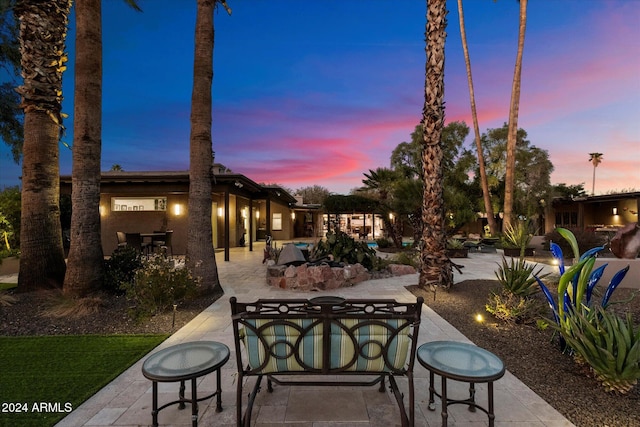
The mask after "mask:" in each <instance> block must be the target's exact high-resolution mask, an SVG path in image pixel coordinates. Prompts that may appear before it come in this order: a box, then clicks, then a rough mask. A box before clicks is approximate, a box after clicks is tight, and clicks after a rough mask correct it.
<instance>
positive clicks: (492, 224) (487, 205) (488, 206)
mask: <svg viewBox="0 0 640 427" xmlns="http://www.w3.org/2000/svg"><path fill="white" fill-rule="evenodd" d="M458 16H459V19H460V38H461V39H462V51H463V52H464V62H465V64H466V66H467V81H468V82H469V99H470V101H471V117H472V119H473V132H474V135H475V142H476V150H477V153H478V166H479V168H480V185H481V186H482V198H483V200H484V209H485V212H486V213H487V221H488V225H489V230H491V234H492V235H496V234H497V232H498V225H497V224H496V219H495V217H494V214H493V205H492V203H491V190H490V189H489V181H488V179H487V169H486V167H485V164H484V155H483V153H482V141H481V140H480V126H479V125H478V113H477V111H476V98H475V95H474V90H473V78H472V76H471V59H470V58H469V46H468V45H467V33H466V31H465V25H464V12H463V9H462V0H458Z"/></svg>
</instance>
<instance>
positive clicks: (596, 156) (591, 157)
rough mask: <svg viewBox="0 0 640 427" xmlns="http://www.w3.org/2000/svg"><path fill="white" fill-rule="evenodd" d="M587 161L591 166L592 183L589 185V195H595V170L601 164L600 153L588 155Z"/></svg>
mask: <svg viewBox="0 0 640 427" xmlns="http://www.w3.org/2000/svg"><path fill="white" fill-rule="evenodd" d="M589 161H590V162H591V163H592V164H593V181H592V183H591V195H592V196H593V195H595V194H596V168H597V167H598V165H599V164H600V163H602V153H589Z"/></svg>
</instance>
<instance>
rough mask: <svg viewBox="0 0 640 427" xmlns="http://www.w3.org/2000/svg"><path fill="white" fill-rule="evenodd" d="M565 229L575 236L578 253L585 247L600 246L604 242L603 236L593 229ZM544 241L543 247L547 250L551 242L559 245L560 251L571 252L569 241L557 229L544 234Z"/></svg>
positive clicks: (567, 253) (585, 248) (569, 254)
mask: <svg viewBox="0 0 640 427" xmlns="http://www.w3.org/2000/svg"><path fill="white" fill-rule="evenodd" d="M567 230H569V231H571V233H572V234H573V236H574V237H575V239H576V242H577V244H578V250H579V251H580V253H583V252H585V251H586V250H587V249H591V248H595V247H597V246H601V245H603V244H604V243H605V239H604V237H603V236H600V235H598V234H596V233H595V232H594V231H589V230H583V229H581V228H577V229H573V228H571V229H569V228H567ZM544 241H545V249H547V250H549V249H550V245H551V242H553V243H555V244H557V245H558V246H560V249H562V253H564V254H565V255H567V256H571V255H572V254H573V250H572V248H571V245H570V243H569V242H568V241H567V240H566V239H565V238H564V237H562V235H561V234H560V232H559V231H558V229H555V230H553V231H552V232H550V233H547V234H545V235H544Z"/></svg>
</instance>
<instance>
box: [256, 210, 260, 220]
mask: <svg viewBox="0 0 640 427" xmlns="http://www.w3.org/2000/svg"><path fill="white" fill-rule="evenodd" d="M256 219H260V211H256Z"/></svg>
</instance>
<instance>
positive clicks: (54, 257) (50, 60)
mask: <svg viewBox="0 0 640 427" xmlns="http://www.w3.org/2000/svg"><path fill="white" fill-rule="evenodd" d="M70 8H71V1H70V0H51V1H47V2H43V1H27V0H23V1H19V2H17V3H16V7H15V14H16V16H17V17H19V19H20V53H21V56H22V59H21V64H22V74H23V77H24V84H23V85H22V86H20V87H19V88H18V89H17V91H18V93H20V95H21V96H22V104H21V107H22V108H23V109H24V113H25V115H24V146H23V160H22V214H21V218H20V227H21V230H20V251H21V256H20V273H19V275H18V290H19V291H23V292H24V291H31V290H35V289H41V288H51V287H60V286H61V284H62V281H63V279H64V274H65V268H66V265H65V261H64V249H63V246H62V230H61V226H60V203H59V200H60V183H59V180H60V172H59V165H58V157H59V153H58V140H59V138H60V133H61V130H62V114H61V109H62V73H63V71H64V69H65V67H64V62H65V60H66V59H65V55H64V49H65V39H66V32H67V23H68V16H69V10H70Z"/></svg>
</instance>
